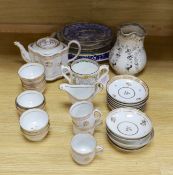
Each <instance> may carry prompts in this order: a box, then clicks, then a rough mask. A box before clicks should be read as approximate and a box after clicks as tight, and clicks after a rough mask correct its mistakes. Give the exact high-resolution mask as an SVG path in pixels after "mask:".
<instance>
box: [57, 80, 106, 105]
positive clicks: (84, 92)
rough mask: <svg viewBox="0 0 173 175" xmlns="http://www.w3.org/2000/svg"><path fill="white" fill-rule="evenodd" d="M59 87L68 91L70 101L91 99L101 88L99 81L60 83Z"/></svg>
mask: <svg viewBox="0 0 173 175" xmlns="http://www.w3.org/2000/svg"><path fill="white" fill-rule="evenodd" d="M60 89H61V90H64V91H65V92H67V93H68V95H69V97H70V99H71V101H72V103H74V102H77V101H91V100H92V99H93V98H94V97H95V96H96V95H97V94H98V93H99V92H100V91H101V90H102V89H103V85H102V84H101V83H96V84H95V85H72V84H66V83H63V84H60Z"/></svg>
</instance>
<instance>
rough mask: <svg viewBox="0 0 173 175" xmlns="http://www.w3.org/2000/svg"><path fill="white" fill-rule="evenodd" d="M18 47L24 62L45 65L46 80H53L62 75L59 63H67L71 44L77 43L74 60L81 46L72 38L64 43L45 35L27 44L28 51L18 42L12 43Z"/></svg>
mask: <svg viewBox="0 0 173 175" xmlns="http://www.w3.org/2000/svg"><path fill="white" fill-rule="evenodd" d="M14 44H15V45H16V46H17V47H19V49H20V51H21V55H22V58H23V59H24V60H25V61H26V62H37V63H40V64H42V65H44V67H45V75H46V80H47V81H53V80H55V79H57V78H60V77H62V72H61V65H67V64H68V62H69V60H68V52H69V48H70V45H71V44H77V45H78V48H79V49H78V53H77V54H76V56H74V57H73V59H72V60H70V61H73V60H75V59H76V58H77V57H78V55H79V54H80V51H81V47H80V44H79V42H78V41H75V40H72V41H70V42H69V43H68V45H65V44H64V43H62V42H59V41H58V40H57V39H54V38H51V37H46V38H41V39H39V40H38V41H36V42H34V43H31V44H29V45H28V52H27V51H26V50H25V48H24V47H23V45H21V44H20V43H19V42H15V43H14Z"/></svg>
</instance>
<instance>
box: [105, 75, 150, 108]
mask: <svg viewBox="0 0 173 175" xmlns="http://www.w3.org/2000/svg"><path fill="white" fill-rule="evenodd" d="M148 97H149V89H148V86H147V85H146V83H145V82H144V81H142V80H140V79H138V78H136V77H134V76H131V75H119V76H115V77H114V78H112V79H111V80H110V81H109V82H108V84H107V105H108V107H109V108H110V109H111V110H113V109H116V108H120V107H133V108H136V109H140V110H142V111H143V110H144V108H145V104H146V102H147V100H148Z"/></svg>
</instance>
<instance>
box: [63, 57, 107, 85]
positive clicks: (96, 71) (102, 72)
mask: <svg viewBox="0 0 173 175" xmlns="http://www.w3.org/2000/svg"><path fill="white" fill-rule="evenodd" d="M61 71H62V75H63V76H64V78H65V79H66V80H67V81H68V82H69V83H70V84H95V83H97V82H100V81H101V80H102V79H103V78H104V77H106V76H107V75H108V73H109V66H108V65H99V64H98V63H97V62H96V61H94V60H90V59H79V60H75V61H73V62H72V64H71V65H70V66H63V65H62V66H61Z"/></svg>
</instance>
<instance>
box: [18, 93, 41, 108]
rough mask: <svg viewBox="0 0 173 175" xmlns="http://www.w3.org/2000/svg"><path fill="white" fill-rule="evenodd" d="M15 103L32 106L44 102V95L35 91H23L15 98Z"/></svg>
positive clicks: (26, 106) (27, 106) (25, 106)
mask: <svg viewBox="0 0 173 175" xmlns="http://www.w3.org/2000/svg"><path fill="white" fill-rule="evenodd" d="M16 101H17V104H18V105H19V106H21V107H24V108H33V107H37V106H39V105H41V104H42V103H43V102H44V96H43V95H42V94H41V93H40V92H37V91H29V90H28V91H24V92H22V93H21V94H20V95H19V96H18V97H17V99H16Z"/></svg>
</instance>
